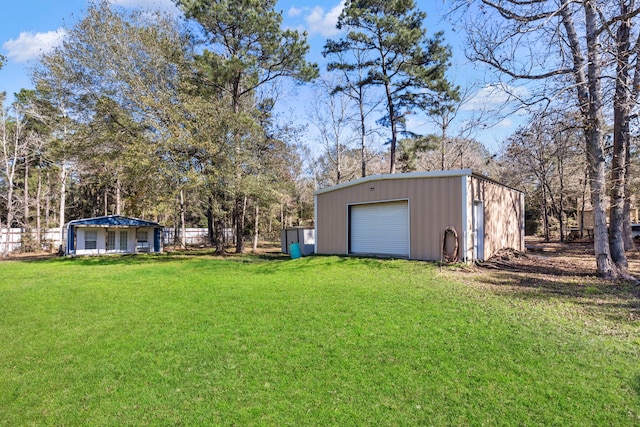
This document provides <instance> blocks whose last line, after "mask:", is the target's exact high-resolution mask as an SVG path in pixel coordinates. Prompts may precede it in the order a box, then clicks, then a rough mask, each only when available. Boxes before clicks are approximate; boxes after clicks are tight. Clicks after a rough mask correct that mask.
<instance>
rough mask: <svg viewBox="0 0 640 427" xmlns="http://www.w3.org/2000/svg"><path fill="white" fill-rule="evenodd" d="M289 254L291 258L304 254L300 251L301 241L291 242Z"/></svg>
mask: <svg viewBox="0 0 640 427" xmlns="http://www.w3.org/2000/svg"><path fill="white" fill-rule="evenodd" d="M289 255H290V256H291V259H298V258H300V257H301V256H302V254H301V253H300V244H299V243H291V244H289Z"/></svg>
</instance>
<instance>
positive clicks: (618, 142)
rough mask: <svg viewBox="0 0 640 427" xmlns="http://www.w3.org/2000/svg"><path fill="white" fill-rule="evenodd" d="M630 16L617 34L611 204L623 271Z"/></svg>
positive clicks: (614, 254)
mask: <svg viewBox="0 0 640 427" xmlns="http://www.w3.org/2000/svg"><path fill="white" fill-rule="evenodd" d="M620 7H621V10H620V13H621V15H623V16H624V15H626V14H627V7H626V5H625V4H624V2H621V3H620ZM629 27H630V22H629V19H623V20H622V21H621V22H620V26H619V27H618V32H617V34H616V50H617V55H616V61H617V67H616V90H615V95H614V98H613V159H612V162H611V207H610V211H609V230H610V233H611V234H610V242H609V245H610V250H611V258H612V260H613V262H614V263H615V264H616V266H617V267H618V268H619V269H621V270H626V269H627V267H628V262H627V256H626V254H625V250H624V202H625V197H624V189H625V182H626V177H625V172H626V163H627V162H626V158H625V155H626V149H625V144H626V141H628V138H629V135H630V131H629V121H628V118H629V111H630V106H629V102H630V93H629V54H630V52H629V45H630V40H629V31H630V28H629Z"/></svg>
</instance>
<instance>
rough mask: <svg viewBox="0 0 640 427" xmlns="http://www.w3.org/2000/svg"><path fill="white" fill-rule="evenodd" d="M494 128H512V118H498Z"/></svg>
mask: <svg viewBox="0 0 640 427" xmlns="http://www.w3.org/2000/svg"><path fill="white" fill-rule="evenodd" d="M494 127H496V128H501V129H512V128H513V120H511V119H510V118H508V117H507V118H505V119H502V120H500V121H499V122H498V123H496V125H495V126H494Z"/></svg>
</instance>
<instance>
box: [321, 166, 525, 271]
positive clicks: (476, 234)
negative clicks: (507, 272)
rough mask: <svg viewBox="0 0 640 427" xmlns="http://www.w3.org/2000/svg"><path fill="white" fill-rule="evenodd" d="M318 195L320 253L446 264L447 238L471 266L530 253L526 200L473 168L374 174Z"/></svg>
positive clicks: (461, 257)
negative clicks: (506, 253)
mask: <svg viewBox="0 0 640 427" xmlns="http://www.w3.org/2000/svg"><path fill="white" fill-rule="evenodd" d="M314 196H315V235H316V241H315V245H316V246H315V252H316V253H317V254H337V255H366V256H387V257H399V258H409V259H417V260H440V259H442V257H443V241H446V240H445V237H448V238H453V239H454V240H453V241H454V242H457V245H456V246H457V248H456V255H457V258H458V259H459V260H461V261H465V262H468V261H473V260H483V259H486V258H489V257H491V255H493V254H494V253H495V252H496V251H498V250H500V249H505V248H512V249H516V250H519V251H524V194H523V193H522V192H521V191H518V190H515V189H513V188H509V187H507V186H505V185H502V184H500V183H498V182H495V181H493V180H491V179H489V178H486V177H483V176H481V175H477V174H474V173H473V172H472V171H471V170H469V169H464V170H454V171H438V172H414V173H406V174H387V175H373V176H369V177H366V178H361V179H358V180H355V181H351V182H347V183H344V184H340V185H336V186H334V187H329V188H325V189H321V190H318V191H316V192H315V194H314ZM456 237H457V241H456V240H455V239H456ZM445 246H446V245H445ZM449 246H451V245H449ZM447 251H450V249H447V248H445V250H444V252H445V253H447Z"/></svg>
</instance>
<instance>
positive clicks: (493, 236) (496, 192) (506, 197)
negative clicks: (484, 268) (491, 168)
mask: <svg viewBox="0 0 640 427" xmlns="http://www.w3.org/2000/svg"><path fill="white" fill-rule="evenodd" d="M467 182H468V184H469V186H468V189H467V193H468V200H467V212H469V215H468V216H469V218H468V219H467V223H468V226H469V230H471V231H473V230H472V228H471V227H472V224H473V218H471V212H472V210H471V209H472V206H473V202H474V201H483V202H484V256H485V259H487V258H490V257H491V256H492V255H493V254H495V253H496V252H497V251H498V250H500V249H505V248H512V249H516V250H519V251H524V249H525V248H524V194H523V193H521V192H519V191H516V190H513V189H511V188H508V187H505V186H503V185H500V184H497V183H494V182H492V181H488V180H485V179H482V178H480V177H477V176H473V177H470V178H468V181H467ZM475 238H476V236H475V235H473V233H472V232H470V233H469V236H468V239H467V247H468V248H469V250H468V251H467V255H468V257H469V258H471V255H472V253H473V243H474V240H473V239H475Z"/></svg>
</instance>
